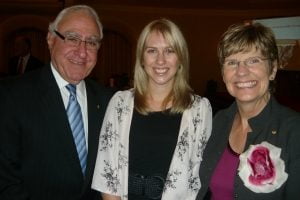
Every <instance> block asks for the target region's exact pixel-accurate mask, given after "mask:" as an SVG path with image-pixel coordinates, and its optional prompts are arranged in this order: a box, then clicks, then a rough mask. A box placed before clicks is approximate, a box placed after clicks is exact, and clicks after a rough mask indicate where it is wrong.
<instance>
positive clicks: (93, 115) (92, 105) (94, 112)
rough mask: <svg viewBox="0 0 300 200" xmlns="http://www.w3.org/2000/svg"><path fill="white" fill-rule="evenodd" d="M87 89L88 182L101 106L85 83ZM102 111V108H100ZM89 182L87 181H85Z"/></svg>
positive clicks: (98, 127)
mask: <svg viewBox="0 0 300 200" xmlns="http://www.w3.org/2000/svg"><path fill="white" fill-rule="evenodd" d="M86 89H87V105H88V130H89V136H88V160H87V171H86V179H87V180H90V179H91V178H92V175H93V172H94V165H95V161H96V156H97V150H98V141H99V134H100V126H101V124H100V120H101V115H102V114H101V112H103V111H102V110H100V108H101V105H100V102H99V98H97V94H96V93H95V91H94V90H93V88H91V85H90V84H89V83H88V82H86ZM101 109H103V108H101ZM87 182H89V181H87Z"/></svg>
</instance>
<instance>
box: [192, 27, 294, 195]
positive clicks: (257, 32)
mask: <svg viewBox="0 0 300 200" xmlns="http://www.w3.org/2000/svg"><path fill="white" fill-rule="evenodd" d="M218 56H219V61H220V64H221V66H222V76H223V80H224V82H225V85H226V88H227V90H228V92H229V93H230V95H232V96H233V97H234V98H235V102H234V103H233V104H232V105H231V106H230V107H229V108H227V109H225V110H222V111H220V112H219V113H217V115H216V116H215V118H214V121H213V130H212V136H211V137H210V140H209V141H208V144H207V147H206V149H205V151H204V155H203V161H202V164H201V166H200V179H201V184H202V186H201V189H200V191H199V193H198V196H197V199H198V200H201V199H213V200H219V199H222V200H230V199H242V200H254V199H255V200H260V199H261V200H267V199H270V200H271V199H272V200H277V199H278V200H279V199H298V198H299V197H300V190H299V186H298V184H299V182H300V145H299V141H300V115H299V113H297V112H295V111H292V110H290V109H289V108H287V107H284V106H282V105H280V104H279V103H278V102H277V101H276V100H275V98H274V97H273V96H272V94H271V92H270V85H271V83H272V81H273V80H274V79H275V75H276V72H277V69H278V67H279V65H280V62H279V57H278V50H277V46H276V41H275V38H274V35H273V33H272V31H271V30H270V29H269V28H266V27H264V26H262V25H261V24H242V25H234V26H231V27H230V28H229V29H228V30H227V31H226V32H225V33H224V35H223V37H222V40H221V42H220V43H219V49H218Z"/></svg>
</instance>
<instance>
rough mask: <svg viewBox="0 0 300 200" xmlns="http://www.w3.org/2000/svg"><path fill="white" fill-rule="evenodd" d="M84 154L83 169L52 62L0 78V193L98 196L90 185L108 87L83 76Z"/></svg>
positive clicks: (39, 197)
mask: <svg viewBox="0 0 300 200" xmlns="http://www.w3.org/2000/svg"><path fill="white" fill-rule="evenodd" d="M86 90H87V104H88V130H89V131H88V134H89V135H88V158H87V159H88V160H87V169H86V177H84V176H83V175H82V172H81V167H80V163H79V159H78V156H77V151H76V146H75V144H74V141H73V136H72V133H71V129H70V127H69V123H68V118H67V115H66V111H65V107H64V104H63V100H62V97H61V94H60V91H59V88H58V86H57V84H56V81H55V79H54V76H53V74H52V72H51V69H50V66H47V67H42V68H41V69H39V70H35V71H33V72H31V73H27V74H25V75H24V76H22V77H13V78H10V79H9V80H8V79H6V80H2V82H0V199H1V200H6V199H7V200H8V199H9V200H11V199H18V200H23V199H30V200H79V199H82V200H83V199H89V200H90V199H99V198H100V197H99V196H98V195H99V194H98V193H96V192H95V191H92V190H91V189H90V188H91V187H90V185H91V180H92V175H93V171H94V164H95V159H96V154H97V148H98V138H99V132H100V127H101V123H102V119H103V116H104V113H105V110H106V106H107V103H108V101H109V99H110V97H111V93H110V92H109V91H108V90H106V89H105V88H102V87H100V86H99V85H98V84H97V83H95V82H93V81H89V80H86Z"/></svg>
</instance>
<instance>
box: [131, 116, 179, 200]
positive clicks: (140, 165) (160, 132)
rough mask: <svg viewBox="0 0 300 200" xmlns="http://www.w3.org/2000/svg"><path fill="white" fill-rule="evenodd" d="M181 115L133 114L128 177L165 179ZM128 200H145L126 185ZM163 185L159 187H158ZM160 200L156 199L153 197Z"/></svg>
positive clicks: (144, 197)
mask: <svg viewBox="0 0 300 200" xmlns="http://www.w3.org/2000/svg"><path fill="white" fill-rule="evenodd" d="M181 117H182V114H170V113H169V112H168V110H167V111H164V112H152V113H149V114H148V115H142V114H140V113H138V112H137V111H134V113H133V118H132V123H131V129H130V136H129V177H132V176H138V177H141V176H142V177H153V176H154V177H161V178H162V179H164V180H165V178H166V176H167V173H168V170H169V166H170V164H171V160H172V157H173V153H174V150H175V147H176V143H177V138H178V134H179V128H180V122H181ZM130 180H132V179H131V178H129V184H128V185H129V186H128V187H129V188H128V190H129V200H135V199H136V200H147V199H150V198H148V197H146V196H145V195H134V194H131V193H130V192H131V191H132V189H135V188H133V187H135V186H132V184H130ZM162 186H163V185H162ZM157 199H160V198H157Z"/></svg>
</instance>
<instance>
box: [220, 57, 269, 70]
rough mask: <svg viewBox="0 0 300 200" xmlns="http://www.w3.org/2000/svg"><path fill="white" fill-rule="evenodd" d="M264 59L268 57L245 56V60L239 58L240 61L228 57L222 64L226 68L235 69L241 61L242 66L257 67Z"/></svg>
mask: <svg viewBox="0 0 300 200" xmlns="http://www.w3.org/2000/svg"><path fill="white" fill-rule="evenodd" d="M265 60H269V59H268V58H260V57H250V58H247V59H246V60H241V61H238V60H234V59H232V60H231V59H230V60H225V62H224V64H223V66H224V67H225V68H228V69H236V68H237V67H238V66H239V65H240V63H243V64H244V66H246V67H258V66H261V65H262V64H263V62H264V61H265Z"/></svg>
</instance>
